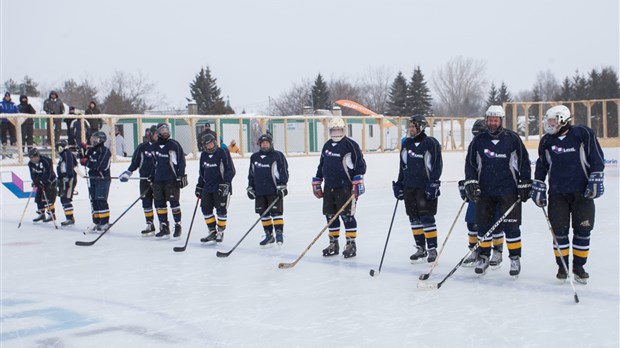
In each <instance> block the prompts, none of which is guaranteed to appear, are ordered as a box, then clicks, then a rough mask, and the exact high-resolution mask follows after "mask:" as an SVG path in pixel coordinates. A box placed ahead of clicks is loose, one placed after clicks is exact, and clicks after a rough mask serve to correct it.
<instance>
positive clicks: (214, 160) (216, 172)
mask: <svg viewBox="0 0 620 348" xmlns="http://www.w3.org/2000/svg"><path fill="white" fill-rule="evenodd" d="M198 174H199V176H198V185H197V186H198V187H202V192H203V193H206V192H217V190H218V186H219V185H220V184H224V183H227V184H231V183H232V180H233V178H234V177H235V174H236V170H235V165H234V164H233V161H232V158H230V153H229V152H228V151H226V150H224V149H222V148H221V147H219V148H218V149H217V150H216V151H215V153H212V154H211V153H207V152H206V151H203V152H202V154H201V155H200V167H199V168H198ZM231 192H232V190H231Z"/></svg>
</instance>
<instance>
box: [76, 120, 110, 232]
mask: <svg viewBox="0 0 620 348" xmlns="http://www.w3.org/2000/svg"><path fill="white" fill-rule="evenodd" d="M106 139H107V136H106V134H105V133H104V132H95V133H93V135H91V136H90V143H91V145H92V147H91V148H90V149H88V150H87V151H86V155H85V156H84V157H82V159H80V163H81V164H82V165H83V166H84V167H86V168H88V178H89V179H88V182H89V186H88V192H89V194H90V199H91V207H92V217H93V226H91V227H89V228H88V229H87V230H86V232H89V233H103V232H105V231H107V229H108V228H109V221H110V206H109V205H108V194H109V193H110V181H111V179H110V164H111V162H112V153H111V152H110V149H108V148H107V147H105V145H104V144H105V141H106ZM82 148H83V149H84V150H86V144H85V143H84V144H82Z"/></svg>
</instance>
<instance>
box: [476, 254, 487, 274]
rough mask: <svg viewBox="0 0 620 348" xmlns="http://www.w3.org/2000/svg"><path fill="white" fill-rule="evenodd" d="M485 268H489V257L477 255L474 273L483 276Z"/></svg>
mask: <svg viewBox="0 0 620 348" xmlns="http://www.w3.org/2000/svg"><path fill="white" fill-rule="evenodd" d="M487 268H489V257H488V256H486V255H478V261H476V268H475V269H474V272H476V274H479V275H485V274H486V272H487Z"/></svg>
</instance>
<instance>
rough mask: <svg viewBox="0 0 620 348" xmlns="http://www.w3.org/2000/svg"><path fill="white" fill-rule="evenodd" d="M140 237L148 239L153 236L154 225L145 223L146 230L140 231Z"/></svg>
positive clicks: (150, 222) (151, 222)
mask: <svg viewBox="0 0 620 348" xmlns="http://www.w3.org/2000/svg"><path fill="white" fill-rule="evenodd" d="M140 234H141V235H142V237H150V236H154V235H155V224H154V223H153V221H149V222H147V223H146V228H145V229H143V230H142V231H140Z"/></svg>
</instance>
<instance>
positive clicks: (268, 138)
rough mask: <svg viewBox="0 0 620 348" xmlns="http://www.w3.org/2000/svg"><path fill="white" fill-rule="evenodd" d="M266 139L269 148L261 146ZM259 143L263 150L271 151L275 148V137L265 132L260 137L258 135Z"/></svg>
mask: <svg viewBox="0 0 620 348" xmlns="http://www.w3.org/2000/svg"><path fill="white" fill-rule="evenodd" d="M265 141H266V142H268V143H269V148H267V149H263V147H262V146H261V144H262V143H263V142H265ZM257 145H258V146H260V151H261V152H269V151H271V150H273V137H272V136H271V134H269V133H265V134H263V135H261V136H260V137H258V142H257Z"/></svg>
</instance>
